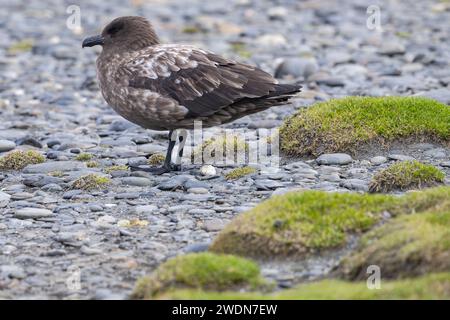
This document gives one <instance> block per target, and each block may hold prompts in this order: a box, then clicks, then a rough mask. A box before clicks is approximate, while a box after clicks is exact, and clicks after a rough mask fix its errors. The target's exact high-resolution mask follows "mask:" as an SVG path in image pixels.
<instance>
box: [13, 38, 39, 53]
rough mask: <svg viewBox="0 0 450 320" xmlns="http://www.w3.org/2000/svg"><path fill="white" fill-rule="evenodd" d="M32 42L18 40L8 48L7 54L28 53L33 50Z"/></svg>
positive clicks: (30, 40)
mask: <svg viewBox="0 0 450 320" xmlns="http://www.w3.org/2000/svg"><path fill="white" fill-rule="evenodd" d="M33 45H34V41H33V40H32V39H23V40H20V41H18V42H16V43H14V44H13V45H11V46H10V47H9V48H8V53H9V54H18V53H21V52H27V51H30V50H31V49H32V48H33Z"/></svg>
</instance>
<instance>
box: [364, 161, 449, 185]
mask: <svg viewBox="0 0 450 320" xmlns="http://www.w3.org/2000/svg"><path fill="white" fill-rule="evenodd" d="M444 178H445V174H444V173H443V172H442V171H440V170H439V169H438V168H436V167H435V166H432V165H429V164H423V163H420V162H418V161H415V160H414V161H402V162H397V163H394V164H393V165H391V166H389V167H388V168H386V169H384V170H381V171H380V172H378V173H377V174H376V175H375V176H374V177H373V178H372V181H371V182H370V184H369V190H370V191H371V192H389V191H392V190H408V189H414V188H419V189H421V188H425V187H430V186H434V185H437V184H439V183H443V182H444Z"/></svg>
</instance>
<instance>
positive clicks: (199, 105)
mask: <svg viewBox="0 0 450 320" xmlns="http://www.w3.org/2000/svg"><path fill="white" fill-rule="evenodd" d="M152 50H153V51H152ZM137 61H138V62H137ZM123 68H126V69H127V70H128V72H127V74H128V76H129V82H128V83H129V86H130V87H133V88H139V89H144V90H150V91H153V92H157V93H159V94H161V95H163V96H165V97H169V98H172V99H174V100H176V101H178V103H179V104H180V105H183V106H184V107H186V108H188V110H189V114H190V115H192V116H199V115H201V116H208V115H211V114H214V113H216V112H217V111H219V110H221V109H223V108H225V107H227V106H229V105H231V104H234V103H236V102H238V101H240V100H242V99H245V98H258V97H264V96H267V95H270V93H271V92H274V91H276V89H277V81H276V80H275V79H274V78H273V77H272V76H271V75H270V74H268V73H266V72H264V71H262V70H260V69H258V68H256V67H252V66H250V65H246V64H242V63H238V62H235V61H232V60H228V59H225V58H223V57H220V56H218V55H216V54H214V53H211V52H208V51H203V50H200V49H195V48H193V47H188V46H178V47H177V46H166V47H164V46H161V47H160V49H159V50H155V49H154V48H153V49H152V48H150V49H149V52H146V53H143V54H141V55H140V56H139V57H134V58H133V61H132V62H128V63H126V64H125V65H124V66H123ZM149 75H151V76H149ZM155 75H156V77H155Z"/></svg>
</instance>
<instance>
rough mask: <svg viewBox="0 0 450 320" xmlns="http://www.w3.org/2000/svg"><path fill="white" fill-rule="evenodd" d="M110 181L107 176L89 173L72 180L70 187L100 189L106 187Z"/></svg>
mask: <svg viewBox="0 0 450 320" xmlns="http://www.w3.org/2000/svg"><path fill="white" fill-rule="evenodd" d="M110 182H111V180H110V179H109V178H108V177H105V176H101V175H98V174H93V173H91V174H88V175H86V176H82V177H80V178H78V179H77V180H75V181H74V182H72V184H71V188H72V189H80V190H94V189H101V188H104V187H106V186H107V185H108V184H109V183H110Z"/></svg>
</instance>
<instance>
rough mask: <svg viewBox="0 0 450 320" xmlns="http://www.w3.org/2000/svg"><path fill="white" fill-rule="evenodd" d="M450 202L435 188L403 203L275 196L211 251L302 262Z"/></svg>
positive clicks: (374, 197)
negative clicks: (383, 223)
mask: <svg viewBox="0 0 450 320" xmlns="http://www.w3.org/2000/svg"><path fill="white" fill-rule="evenodd" d="M446 197H450V188H449V187H443V188H434V189H428V190H426V191H423V192H420V193H419V192H416V193H410V194H408V195H404V196H402V197H395V196H390V195H378V194H356V193H328V192H323V191H304V192H292V193H288V194H285V195H280V196H274V197H272V198H270V199H269V200H267V201H264V202H263V203H261V204H259V205H258V206H257V207H255V208H253V209H252V210H250V211H248V212H246V213H244V214H242V215H239V216H237V217H236V218H235V219H234V220H233V221H232V222H231V223H230V224H229V225H228V226H227V227H225V229H223V230H222V231H221V232H220V233H219V235H218V236H217V238H216V239H215V240H214V242H213V243H212V245H211V247H210V250H211V251H214V252H219V253H232V254H237V255H243V256H250V257H262V258H266V257H273V256H278V257H287V256H290V257H299V256H303V255H305V254H308V253H312V252H316V251H317V250H325V249H331V248H337V247H341V246H343V245H344V244H345V243H346V242H347V236H348V234H351V233H360V232H363V231H367V230H368V229H369V228H371V227H372V226H373V225H374V224H375V223H377V222H379V221H380V220H381V217H382V216H383V213H384V212H385V211H387V212H390V213H391V215H394V216H395V215H398V214H402V213H411V212H416V211H417V212H419V211H423V210H426V209H429V208H431V207H433V206H436V205H438V204H440V203H442V201H443V200H444V199H446Z"/></svg>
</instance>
